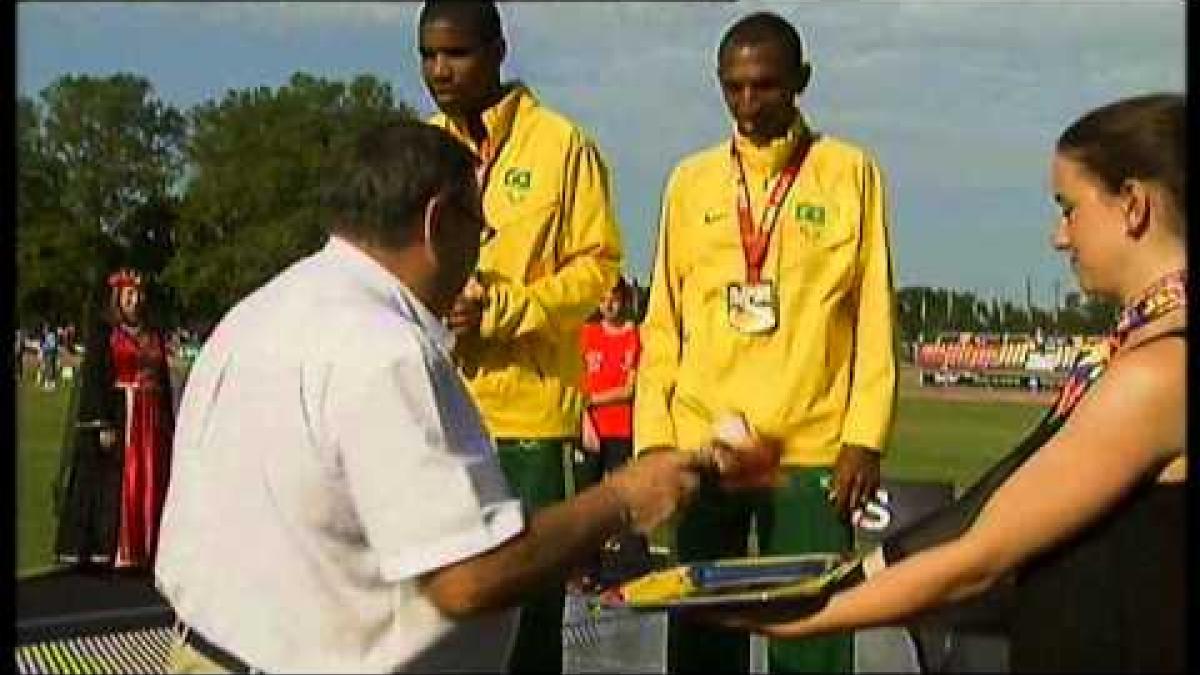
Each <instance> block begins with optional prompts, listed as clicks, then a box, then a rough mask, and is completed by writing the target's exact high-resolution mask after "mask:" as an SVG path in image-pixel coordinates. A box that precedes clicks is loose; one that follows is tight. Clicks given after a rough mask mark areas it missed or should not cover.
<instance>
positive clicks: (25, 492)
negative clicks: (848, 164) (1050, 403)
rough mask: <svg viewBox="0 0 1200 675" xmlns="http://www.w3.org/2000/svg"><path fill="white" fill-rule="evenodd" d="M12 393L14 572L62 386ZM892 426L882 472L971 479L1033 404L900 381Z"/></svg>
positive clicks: (44, 561)
mask: <svg viewBox="0 0 1200 675" xmlns="http://www.w3.org/2000/svg"><path fill="white" fill-rule="evenodd" d="M16 399H17V432H18V439H17V443H18V447H17V471H18V474H17V476H18V478H17V493H18V494H17V500H18V501H17V576H18V577H22V576H27V575H30V574H36V573H38V572H40V571H43V570H46V569H48V568H49V566H50V565H51V564H52V561H53V550H52V549H53V546H54V530H55V523H56V520H55V515H54V510H53V485H54V480H55V476H56V474H57V471H58V467H59V451H60V446H61V444H62V438H63V424H64V416H65V413H66V409H67V404H68V400H69V393H68V390H67V388H66V387H62V386H60V387H59V389H58V390H57V391H53V392H45V391H42V390H40V389H38V387H37V386H36V385H34V384H33V381H32V375H31V374H28V373H27V379H26V380H25V381H24V382H23V383H22V384H21V385H20V386H19V391H18V395H17V397H16ZM898 405H899V407H898V409H897V418H896V428H895V433H894V434H893V438H892V443H891V445H890V447H889V449H888V453H887V455H886V457H885V459H884V463H883V473H884V476H885V477H888V478H893V479H899V480H931V481H951V482H953V483H955V484H956V485H957V486H960V487H961V486H963V485H965V484H968V483H970V481H971V480H973V479H974V478H975V477H977V476H978V475H979V474H980V473H981V472H982V471H983V470H984V469H986V468H987V467H988V466H989V465H990V464H991V463H992V462H993V461H994V460H995V459H997V458H998V457H999V456H1000V455H1001V454H1002V453H1003V452H1004V451H1005V450H1007V449H1008V448H1010V447H1011V446H1012V445H1013V444H1014V443H1016V442H1017V441H1018V440H1020V438H1021V436H1023V435H1024V433H1025V431H1026V430H1027V429H1028V428H1029V427H1030V426H1031V425H1032V424H1033V423H1034V422H1035V421H1036V420H1037V419H1038V417H1039V416H1040V415H1041V411H1042V409H1041V408H1040V407H1038V406H1032V405H1021V404H1014V403H974V402H948V401H936V400H931V399H926V398H920V397H917V396H914V395H913V390H912V389H910V388H906V387H902V388H901V395H900V401H899V404H898Z"/></svg>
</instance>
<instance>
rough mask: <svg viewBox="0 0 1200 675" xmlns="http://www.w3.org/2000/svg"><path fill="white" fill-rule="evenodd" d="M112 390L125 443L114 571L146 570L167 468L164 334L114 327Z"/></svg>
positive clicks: (169, 423)
mask: <svg viewBox="0 0 1200 675" xmlns="http://www.w3.org/2000/svg"><path fill="white" fill-rule="evenodd" d="M109 347H110V348H111V350H112V367H113V370H114V375H115V380H116V382H115V386H116V387H117V389H118V390H120V391H121V392H122V393H123V395H124V400H125V415H124V417H125V420H124V421H125V428H124V429H123V434H122V438H123V440H124V444H125V459H124V469H123V470H122V475H121V510H120V517H119V521H118V529H117V556H116V566H117V567H150V566H151V564H152V562H153V560H154V553H155V550H156V549H157V547H158V526H159V519H160V517H161V516H162V509H163V502H164V500H165V498H166V494H167V480H168V477H169V472H170V468H171V438H172V434H173V431H174V426H175V425H174V419H173V416H172V412H171V385H170V377H169V374H168V370H167V352H166V345H165V344H164V342H163V338H162V334H161V333H159V332H158V331H154V330H143V332H141V333H140V334H139V335H134V334H133V333H131V332H130V331H129V330H127V329H126V328H124V327H123V326H118V327H117V328H116V329H114V330H113V331H112V334H111V335H110V337H109Z"/></svg>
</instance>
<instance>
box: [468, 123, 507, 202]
mask: <svg viewBox="0 0 1200 675" xmlns="http://www.w3.org/2000/svg"><path fill="white" fill-rule="evenodd" d="M503 148H504V144H503V143H492V137H491V136H487V137H485V138H484V139H483V140H482V141H481V142H480V143H479V153H478V156H479V166H477V167H475V180H476V181H477V182H478V183H479V196H480V197H482V196H483V193H484V191H485V190H487V184H488V179H489V178H490V177H491V173H492V167H493V166H495V165H496V159H497V158H498V157H500V150H501V149H503Z"/></svg>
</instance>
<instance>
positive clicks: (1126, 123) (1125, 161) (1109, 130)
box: [1056, 93, 1187, 218]
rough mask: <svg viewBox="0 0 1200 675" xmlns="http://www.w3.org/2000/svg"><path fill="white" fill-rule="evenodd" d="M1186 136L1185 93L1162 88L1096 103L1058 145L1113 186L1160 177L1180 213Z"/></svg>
mask: <svg viewBox="0 0 1200 675" xmlns="http://www.w3.org/2000/svg"><path fill="white" fill-rule="evenodd" d="M1184 141H1185V138H1184V97H1183V95H1182V94H1167V93H1163V94H1149V95H1145V96H1135V97H1133V98H1126V99H1122V100H1120V101H1116V102H1115V103H1110V104H1108V105H1105V106H1102V107H1099V108H1096V109H1095V110H1093V111H1091V112H1089V113H1087V114H1086V115H1084V116H1083V117H1080V118H1079V119H1078V120H1076V121H1075V123H1074V124H1072V125H1071V126H1069V127H1067V130H1066V131H1064V132H1063V133H1062V135H1061V136H1059V138H1058V144H1057V145H1056V149H1057V151H1058V152H1059V153H1060V154H1062V155H1064V156H1066V157H1069V158H1071V159H1073V160H1075V161H1077V162H1079V163H1080V164H1082V165H1083V167H1084V168H1085V169H1087V170H1088V172H1089V173H1091V174H1093V175H1095V176H1096V177H1097V178H1098V179H1099V180H1100V182H1101V183H1102V184H1103V185H1104V187H1105V188H1106V189H1107V190H1108V191H1109V192H1114V193H1115V192H1117V191H1118V190H1120V188H1121V185H1122V183H1124V182H1125V181H1126V180H1129V179H1131V178H1136V179H1141V180H1148V181H1156V182H1158V183H1160V184H1161V185H1162V186H1163V187H1164V188H1166V190H1167V193H1168V194H1169V195H1170V197H1171V202H1172V205H1173V206H1174V207H1175V208H1176V209H1178V211H1177V213H1178V214H1179V216H1180V217H1181V218H1182V217H1183V215H1184V213H1185V212H1186V207H1185V203H1186V202H1185V192H1184V184H1183V183H1184V178H1183V174H1184V163H1185V159H1184V153H1185V152H1186V151H1187V150H1186V147H1187V146H1186V144H1185V142H1184Z"/></svg>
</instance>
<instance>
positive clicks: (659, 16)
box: [17, 0, 1186, 306]
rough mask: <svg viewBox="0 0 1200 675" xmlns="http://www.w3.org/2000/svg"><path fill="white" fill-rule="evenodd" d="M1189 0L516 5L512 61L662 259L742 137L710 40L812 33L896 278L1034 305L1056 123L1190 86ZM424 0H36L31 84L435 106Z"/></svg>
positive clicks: (1063, 274)
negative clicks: (328, 83) (61, 80)
mask: <svg viewBox="0 0 1200 675" xmlns="http://www.w3.org/2000/svg"><path fill="white" fill-rule="evenodd" d="M1184 5H1185V3H1184V2H1182V1H1180V0H1120V1H1119V0H792V1H791V2H755V1H750V0H737V1H726V2H719V1H718V2H589V3H576V2H570V3H565V2H501V3H500V10H501V14H502V17H503V20H504V24H505V31H506V34H507V38H508V44H509V50H508V58H507V60H506V62H505V64H504V76H505V77H506V78H509V79H518V78H519V79H521V80H522V81H525V82H526V83H528V84H529V85H530V86H531V88H532V89H533V90H534V91H535V93H536V94H537V95H538V97H539V99H541V100H542V102H543V103H544V104H545V105H548V106H550V107H552V108H555V109H557V110H559V111H560V112H562V113H564V114H566V115H567V116H569V117H571V118H572V119H573V120H575V121H576V122H577V123H578V124H579V125H580V126H582V127H583V128H584V129H585V130H586V131H587V132H588V133H589V134H590V135H591V136H592V137H593V138H594V139H595V140H596V141H597V143H598V145H599V146H600V148H601V151H602V152H603V154H604V155H605V157H606V158H607V160H608V163H609V166H610V169H611V170H612V172H613V181H614V192H615V198H616V203H617V213H618V217H619V220H620V225H621V229H622V233H623V236H624V240H625V245H626V253H627V260H626V271H627V273H629V274H633V275H636V276H637V277H638V278H639V279H642V280H645V279H647V278H648V276H649V271H650V267H651V264H652V257H653V248H654V236H655V231H656V228H657V219H658V212H659V201H660V198H661V191H662V187H663V183H664V181H665V178H666V175H667V173H668V172H669V171H670V169H671V167H673V166H674V165H675V164H676V163H677V162H678V161H679V160H680V159H682V158H683V157H685V156H687V155H688V154H690V153H692V152H695V151H697V150H700V149H702V148H705V147H709V146H711V145H713V144H716V143H718V142H721V141H722V140H723V139H726V138H728V136H729V134H730V132H731V129H732V126H731V122H730V119H729V117H728V113H727V111H726V109H725V107H724V104H723V102H722V100H721V96H720V92H719V90H718V87H717V81H716V73H715V51H716V45H717V43H718V42H719V41H720V38H721V36H722V34H723V33H724V32H725V30H726V29H727V28H728V27H729V26H730V25H731V24H732V23H733V22H734V21H736V20H737V19H738V18H739V17H741V16H744V15H746V14H748V13H750V12H753V11H758V10H763V9H766V10H769V11H774V12H776V13H778V14H780V15H782V16H784V17H785V18H787V19H789V20H790V21H792V23H793V24H794V25H796V26H797V27H798V28H799V29H800V30H801V34H802V36H803V38H804V41H805V47H806V51H807V53H808V55H809V59H810V61H811V63H812V65H813V77H812V80H811V83H810V85H809V88H808V90H807V91H806V92H805V93H804V95H803V96H802V97H801V99H800V105H801V108H802V109H803V110H804V112H805V115H806V117H807V118H808V120H809V122H810V123H811V124H812V126H814V127H815V128H816V129H818V130H819V131H821V132H822V133H826V134H829V135H832V136H835V137H839V138H841V139H843V140H846V141H849V142H851V143H855V144H857V145H859V146H861V147H865V148H866V149H867V150H868V151H870V152H871V153H872V154H873V155H874V156H875V157H876V158H877V159H878V161H879V163H880V165H881V166H882V168H883V172H884V177H885V182H886V186H887V193H888V203H889V206H888V209H889V215H890V223H891V228H892V246H893V252H892V253H893V259H894V269H895V273H896V282H897V285H898V286H900V287H903V286H909V285H934V286H953V287H955V288H959V289H967V290H973V291H975V292H977V293H979V294H981V295H983V296H984V297H1000V298H1008V299H1012V300H1014V301H1021V302H1023V301H1024V299H1025V290H1024V289H1025V279H1026V277H1029V279H1030V281H1031V283H1032V285H1033V289H1034V302H1035V304H1039V305H1043V306H1048V305H1050V304H1051V303H1052V302H1053V293H1054V291H1053V289H1054V286H1055V284H1056V283H1057V284H1058V285H1059V288H1060V289H1061V291H1062V292H1066V291H1069V290H1072V289H1074V288H1075V286H1074V283H1073V280H1072V279H1071V274H1070V271H1069V268H1068V266H1067V265H1066V264H1065V263H1064V261H1063V260H1062V259H1061V257H1060V256H1059V254H1056V253H1055V252H1054V251H1053V250H1052V249H1051V248H1050V246H1049V238H1050V232H1051V227H1052V226H1053V224H1054V221H1055V216H1056V210H1055V208H1054V207H1053V202H1052V200H1051V198H1050V192H1049V188H1048V182H1049V178H1048V175H1049V168H1048V167H1049V161H1050V156H1051V152H1052V148H1053V145H1054V141H1055V140H1056V138H1057V137H1058V134H1059V133H1061V132H1062V130H1063V129H1064V128H1065V127H1066V126H1067V125H1068V124H1070V122H1071V121H1073V120H1074V119H1075V118H1077V117H1078V116H1079V115H1081V114H1082V113H1084V112H1086V111H1087V110H1089V109H1091V108H1094V107H1096V106H1099V105H1102V104H1104V103H1107V102H1110V101H1113V100H1116V99H1118V98H1122V97H1125V96H1130V95H1136V94H1140V93H1148V92H1152V91H1183V90H1184V88H1185V37H1184V34H1185V18H1186V17H1185V8H1184ZM418 11H419V4H418V3H415V2H400V3H373V2H352V3H346V2H338V3H333V2H329V3H322V2H240V3H237V2H180V3H155V2H129V3H107V2H106V3H101V2H95V3H89V2H69V3H55V2H21V3H20V4H19V6H18V9H17V88H18V92H19V93H20V94H22V95H26V96H31V97H36V96H37V94H38V93H39V92H40V91H41V90H42V89H43V88H45V87H46V86H47V85H49V84H50V83H51V82H53V81H54V80H55V79H56V78H58V77H60V76H62V75H64V74H88V75H94V76H107V75H111V74H113V73H116V72H132V73H135V74H138V75H141V76H143V77H145V78H147V79H148V80H150V81H151V82H152V83H153V84H154V86H155V91H156V92H157V94H158V95H159V96H160V97H161V98H162V99H163V100H165V101H167V102H168V103H171V104H173V105H176V106H178V107H180V108H181V109H185V108H189V107H191V106H193V105H196V104H198V103H201V102H204V101H208V100H218V99H220V98H221V97H222V96H223V95H224V94H225V92H226V91H227V90H229V89H242V88H247V87H257V86H264V85H265V86H270V87H277V86H280V85H283V84H285V83H286V82H287V80H288V78H289V77H290V76H291V74H292V73H295V72H297V71H304V72H307V73H310V74H313V75H316V76H320V77H326V78H331V79H340V80H349V79H350V78H352V77H354V76H355V75H357V74H362V73H369V74H373V75H375V76H377V77H379V78H381V79H383V80H386V81H388V82H390V83H391V85H392V87H393V90H394V92H395V93H396V95H397V97H398V98H399V99H401V100H403V101H404V102H406V103H408V104H409V105H411V106H412V107H414V108H415V109H417V110H418V111H419V112H421V113H422V114H428V113H430V112H432V111H433V104H432V102H431V101H430V99H429V98H428V96H427V95H426V92H425V89H424V86H423V84H422V83H421V79H420V71H419V66H418V61H417V54H416V32H415V30H416V29H415V23H416V17H417V13H418Z"/></svg>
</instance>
